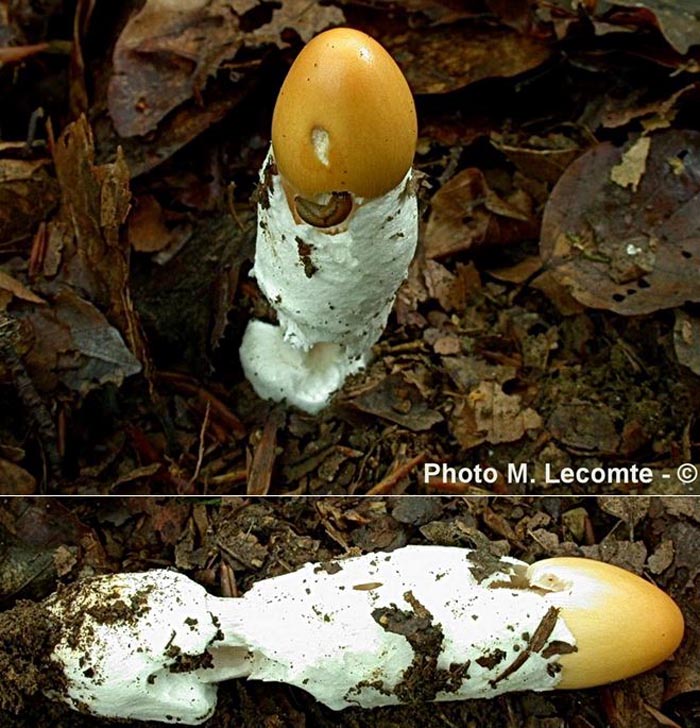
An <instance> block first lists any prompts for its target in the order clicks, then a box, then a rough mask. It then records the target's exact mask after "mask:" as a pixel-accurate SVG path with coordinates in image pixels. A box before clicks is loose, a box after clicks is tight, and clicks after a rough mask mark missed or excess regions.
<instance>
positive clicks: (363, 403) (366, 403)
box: [348, 373, 442, 432]
mask: <svg viewBox="0 0 700 728" xmlns="http://www.w3.org/2000/svg"><path fill="white" fill-rule="evenodd" d="M348 403H349V404H350V405H351V406H352V407H354V408H356V409H358V410H360V411H361V412H366V413H368V414H371V415H376V416H377V417H381V418H382V419H385V420H389V422H395V423H396V424H397V425H401V426H402V427H405V428H406V429H407V430H411V431H412V432H423V431H425V430H429V429H430V428H431V427H433V426H434V425H436V424H438V422H442V415H441V414H440V413H439V412H437V411H436V410H433V409H430V408H429V407H428V405H427V404H426V402H425V401H424V399H423V397H422V396H421V394H420V391H419V389H418V387H416V386H415V385H414V384H409V383H407V382H406V380H405V379H404V378H403V377H402V376H401V374H398V373H397V374H391V375H389V376H388V377H385V378H384V379H382V381H381V382H379V383H378V384H377V385H376V386H374V387H372V389H370V390H368V391H365V392H363V393H362V394H360V395H359V396H357V397H354V398H353V399H351V400H349V402H348Z"/></svg>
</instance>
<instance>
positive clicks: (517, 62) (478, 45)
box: [379, 23, 552, 94]
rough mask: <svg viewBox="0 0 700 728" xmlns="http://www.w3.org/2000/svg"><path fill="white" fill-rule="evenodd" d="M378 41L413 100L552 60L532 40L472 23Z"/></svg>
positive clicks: (547, 51)
mask: <svg viewBox="0 0 700 728" xmlns="http://www.w3.org/2000/svg"><path fill="white" fill-rule="evenodd" d="M379 40H381V42H382V44H383V45H384V46H385V47H386V48H387V50H388V51H389V52H390V53H391V55H392V56H393V57H394V58H395V59H396V61H397V63H398V64H399V65H400V66H401V69H402V70H403V72H404V74H405V75H406V78H407V79H408V83H409V85H410V86H411V89H412V91H413V93H416V94H439V93H447V92H449V91H455V90H457V89H460V88H463V87H464V86H467V85H469V84H471V83H474V82H475V81H481V80H482V79H485V78H503V77H510V76H516V75H518V74H520V73H524V72H525V71H529V70H531V69H533V68H537V66H539V65H541V64H542V63H544V62H545V61H546V60H548V59H549V57H550V56H551V54H552V50H551V48H550V47H549V46H548V45H547V44H545V43H543V42H542V41H540V40H538V39H536V38H533V37H531V36H527V35H523V34H521V33H517V32H516V31H514V30H510V29H508V28H503V27H491V28H483V27H482V28H479V27H476V26H475V25H473V24H471V23H455V24H451V25H441V26H439V27H435V28H427V29H426V28H419V29H418V28H417V29H410V30H408V31H407V32H406V33H402V34H401V35H396V36H391V37H386V38H380V39H379Z"/></svg>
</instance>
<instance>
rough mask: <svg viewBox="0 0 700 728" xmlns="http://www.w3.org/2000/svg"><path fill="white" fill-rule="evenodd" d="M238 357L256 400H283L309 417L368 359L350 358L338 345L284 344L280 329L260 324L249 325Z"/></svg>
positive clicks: (259, 322) (364, 357)
mask: <svg viewBox="0 0 700 728" xmlns="http://www.w3.org/2000/svg"><path fill="white" fill-rule="evenodd" d="M240 357H241V364H242V366H243V372H244V374H245V376H246V379H247V380H248V381H249V382H250V383H251V384H252V385H253V389H254V390H255V392H256V394H257V395H258V396H259V397H261V398H262V399H271V400H272V401H274V402H281V401H283V400H286V401H287V402H288V403H289V404H291V405H294V406H296V407H298V408H299V409H301V410H304V412H308V413H309V414H316V413H317V412H319V411H320V410H322V409H323V408H324V407H325V406H326V405H327V404H328V401H329V399H330V397H331V396H332V395H333V393H334V392H336V391H337V390H338V389H340V388H341V387H342V386H343V383H344V382H345V379H346V378H347V377H348V376H349V375H350V374H354V373H355V372H357V371H359V370H360V369H362V368H363V367H364V366H365V365H366V363H367V358H368V357H366V356H360V357H349V356H348V355H347V352H346V351H345V348H344V347H343V346H341V345H340V344H330V343H319V344H315V345H314V346H313V347H312V348H311V349H309V350H308V351H304V350H303V349H299V348H296V347H294V346H292V345H291V344H290V343H288V342H287V341H285V338H284V332H283V331H282V329H281V328H280V327H279V326H272V325H271V324H267V323H264V322H263V321H251V322H250V323H249V324H248V327H247V328H246V331H245V335H244V336H243V342H242V343H241V349H240Z"/></svg>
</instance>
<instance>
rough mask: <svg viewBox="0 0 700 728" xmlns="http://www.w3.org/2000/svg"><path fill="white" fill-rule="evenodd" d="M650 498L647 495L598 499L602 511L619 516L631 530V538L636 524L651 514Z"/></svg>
mask: <svg viewBox="0 0 700 728" xmlns="http://www.w3.org/2000/svg"><path fill="white" fill-rule="evenodd" d="M650 502H651V501H650V499H649V498H646V497H638V498H629V497H627V496H620V497H615V496H611V497H605V498H599V499H598V505H599V506H600V509H601V510H602V511H605V512H606V513H609V514H610V515H611V516H615V518H619V519H620V520H621V521H623V522H624V523H625V524H627V527H628V528H629V530H630V539H632V535H631V534H632V533H633V531H634V528H635V526H636V525H637V524H638V523H639V522H640V521H642V520H643V519H645V518H646V517H647V515H648V514H649V505H650Z"/></svg>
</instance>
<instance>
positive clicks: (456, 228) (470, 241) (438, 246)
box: [425, 168, 537, 258]
mask: <svg viewBox="0 0 700 728" xmlns="http://www.w3.org/2000/svg"><path fill="white" fill-rule="evenodd" d="M431 208H432V209H431V212H430V217H429V218H428V224H427V226H426V229H425V255H426V257H428V258H440V257H444V256H447V255H452V254H454V253H458V252H462V251H465V250H469V249H470V248H472V247H474V246H480V245H509V244H511V243H514V242H519V241H521V240H523V239H527V238H532V237H534V236H535V235H536V234H537V222H536V220H535V218H534V214H533V210H532V200H531V199H530V197H529V196H528V195H527V193H525V192H524V191H523V190H515V191H514V192H512V193H511V194H510V195H508V197H507V198H503V197H501V196H499V195H498V194H497V193H496V192H494V191H493V190H492V189H491V188H490V187H489V185H488V183H487V181H486V178H485V177H484V175H483V173H482V172H481V171H480V170H478V169H475V168H469V169H464V170H462V171H461V172H459V173H458V174H457V175H455V176H454V177H453V178H452V179H451V180H450V181H449V182H446V183H445V184H444V185H443V186H442V187H441V188H440V189H439V190H438V191H437V192H436V193H435V195H433V198H432V200H431Z"/></svg>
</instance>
